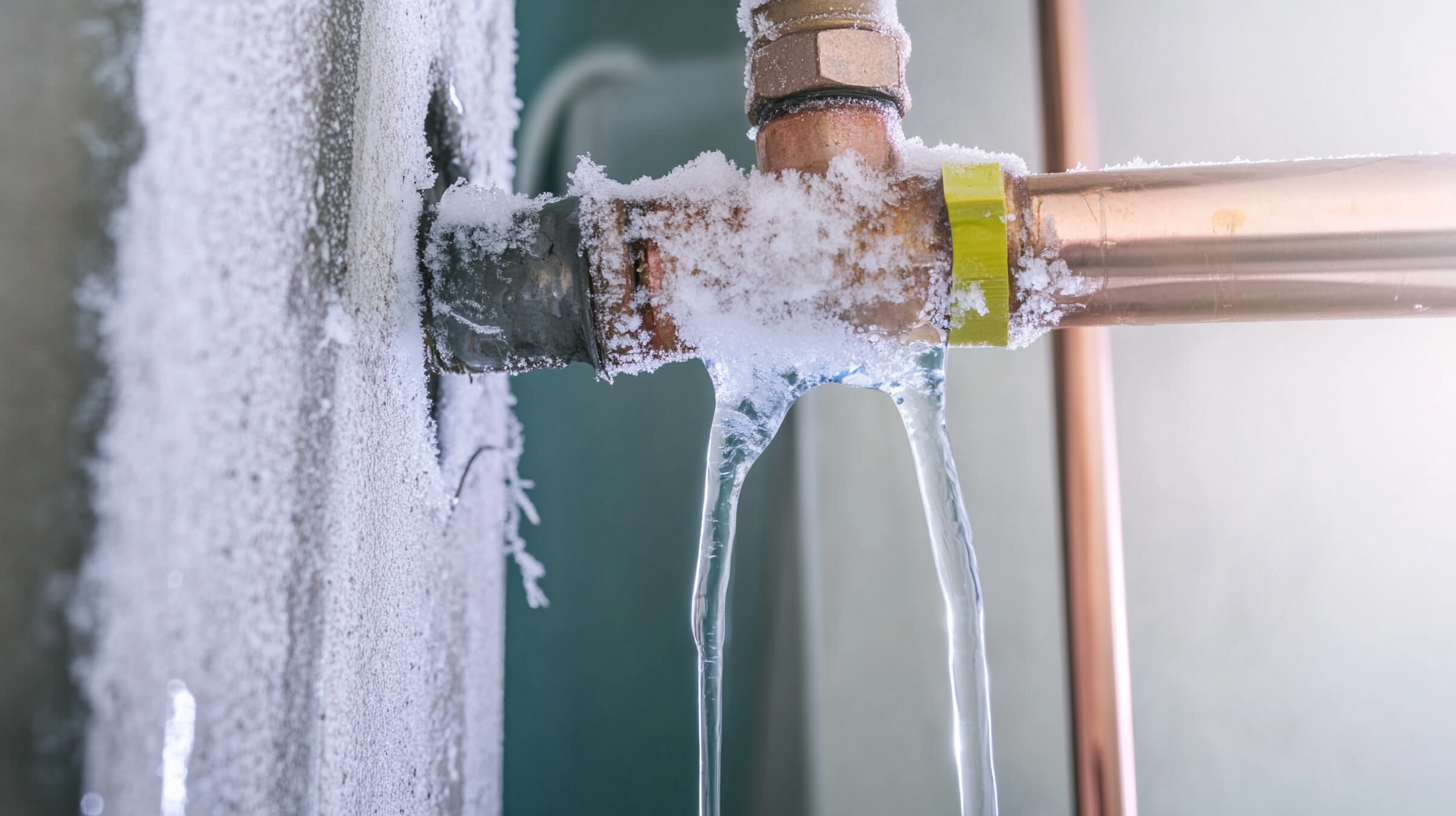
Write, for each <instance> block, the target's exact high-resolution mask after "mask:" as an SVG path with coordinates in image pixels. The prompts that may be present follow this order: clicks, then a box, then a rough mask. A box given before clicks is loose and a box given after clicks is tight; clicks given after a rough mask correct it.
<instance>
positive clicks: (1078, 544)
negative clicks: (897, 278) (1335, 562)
mask: <svg viewBox="0 0 1456 816" xmlns="http://www.w3.org/2000/svg"><path fill="white" fill-rule="evenodd" d="M1038 12H1039V22H1040V31H1041V64H1042V107H1043V111H1044V117H1043V121H1044V128H1043V131H1044V139H1045V142H1046V158H1047V162H1046V163H1047V168H1048V169H1050V170H1062V169H1070V168H1073V167H1076V166H1078V165H1084V166H1096V165H1097V141H1096V117H1095V115H1094V113H1093V105H1092V86H1091V81H1090V75H1089V72H1088V54H1087V24H1086V12H1085V8H1084V6H1083V3H1082V2H1081V0H1040V2H1039V3H1038ZM1078 175H1081V174H1068V175H1064V174H1057V175H1047V176H1037V177H1034V178H1035V179H1036V180H1037V181H1038V182H1040V181H1042V180H1047V183H1048V184H1053V183H1054V180H1058V179H1061V178H1075V177H1076V176H1078ZM1033 187H1035V185H1033V184H1032V183H1031V182H1030V181H1028V185H1027V188H1026V192H1025V196H1024V198H1023V200H1022V201H1021V202H1019V203H1021V204H1022V205H1023V206H1024V205H1026V204H1028V203H1031V204H1032V205H1033V207H1035V206H1037V205H1040V203H1041V198H1040V194H1041V193H1042V190H1041V188H1040V187H1035V189H1036V192H1035V193H1032V192H1030V190H1031V189H1032V188H1033ZM1056 200H1057V201H1058V202H1059V203H1060V202H1062V201H1063V200H1064V199H1062V198H1057V199H1056ZM1058 212H1061V210H1058ZM1037 223H1038V224H1041V223H1042V222H1040V221H1038V222H1037ZM1055 223H1057V224H1060V222H1055ZM1010 232H1011V233H1012V234H1013V235H1014V234H1015V233H1016V232H1017V230H1011V231H1010ZM1035 237H1040V235H1038V236H1035ZM1033 240H1035V238H1034V239H1033ZM1066 246H1067V244H1065V243H1064V244H1063V248H1065V247H1066ZM1016 249H1018V248H1015V247H1013V250H1016ZM1019 255H1020V252H1019V251H1013V256H1019ZM1052 351H1053V358H1054V361H1055V380H1056V399H1057V435H1058V438H1059V441H1060V446H1059V450H1058V453H1059V456H1058V460H1059V465H1060V471H1061V491H1062V540H1063V545H1064V551H1065V563H1066V581H1067V584H1066V589H1067V622H1068V626H1067V637H1068V645H1069V648H1070V652H1071V686H1072V689H1071V691H1072V739H1073V768H1074V770H1075V780H1076V802H1077V813H1078V814H1079V816H1135V814H1136V813H1137V788H1136V782H1135V777H1134V774H1133V741H1132V707H1131V698H1132V693H1131V679H1130V676H1129V675H1130V672H1129V668H1128V655H1127V613H1126V601H1125V591H1124V584H1123V574H1122V506H1121V498H1120V495H1119V490H1118V471H1117V433H1116V427H1115V425H1116V422H1115V413H1114V409H1113V394H1112V362H1111V353H1110V348H1109V345H1108V337H1107V330H1106V329H1102V328H1068V329H1063V330H1061V331H1058V332H1056V333H1055V334H1054V335H1053V348H1052Z"/></svg>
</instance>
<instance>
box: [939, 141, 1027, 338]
mask: <svg viewBox="0 0 1456 816" xmlns="http://www.w3.org/2000/svg"><path fill="white" fill-rule="evenodd" d="M940 175H941V181H942V183H943V185H944V187H945V206H946V209H947V210H949V211H950V237H951V247H952V261H951V287H950V344H951V345H952V346H1002V347H1004V346H1006V344H1007V340H1008V332H1007V323H1008V321H1009V319H1010V318H1009V315H1010V303H1009V301H1010V298H1011V284H1010V280H1009V278H1008V270H1007V268H1006V189H1005V187H1003V186H1002V182H1001V167H1000V165H996V164H971V165H967V164H945V165H941V168H940Z"/></svg>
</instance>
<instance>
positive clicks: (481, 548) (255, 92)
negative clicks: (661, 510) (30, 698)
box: [73, 0, 519, 815]
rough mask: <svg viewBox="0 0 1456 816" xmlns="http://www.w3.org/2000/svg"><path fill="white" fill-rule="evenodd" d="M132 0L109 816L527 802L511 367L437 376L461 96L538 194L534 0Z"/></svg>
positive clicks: (97, 603)
mask: <svg viewBox="0 0 1456 816" xmlns="http://www.w3.org/2000/svg"><path fill="white" fill-rule="evenodd" d="M103 5H104V6H106V7H107V8H108V9H109V10H110V11H109V14H110V19H111V20H112V22H113V23H116V21H121V22H120V23H116V24H120V25H130V26H132V28H133V29H134V30H132V31H130V32H129V33H130V34H131V35H132V36H129V37H121V38H119V39H118V40H117V42H120V43H123V44H126V45H125V48H124V49H123V53H120V54H118V55H113V56H116V57H117V58H116V59H113V60H112V61H111V62H109V63H103V65H108V64H109V65H111V66H112V67H111V68H110V69H109V70H110V71H111V72H112V73H111V74H110V75H108V74H106V73H103V74H102V75H101V76H100V80H101V81H102V82H103V84H107V83H109V84H110V86H111V87H113V88H118V89H123V91H124V93H123V94H122V95H123V96H124V97H125V98H123V99H121V100H120V101H121V104H122V106H123V107H124V108H126V110H127V111H129V113H130V119H131V120H132V121H133V122H134V127H135V128H136V131H137V135H139V136H140V138H141V144H142V147H141V150H140V153H139V155H138V157H137V159H136V161H135V163H134V164H133V165H132V166H131V168H130V169H129V171H128V172H127V173H126V175H125V179H124V181H123V185H124V189H123V190H122V193H123V195H122V196H121V201H122V202H123V203H122V204H121V205H120V207H119V209H118V210H117V211H116V212H115V213H114V214H113V217H112V222H111V233H112V238H113V240H114V242H115V246H116V254H115V261H114V264H113V268H112V269H111V270H110V271H109V273H108V274H106V275H102V276H98V277H97V278H96V279H95V280H93V281H91V282H90V284H89V285H88V286H87V287H86V289H85V298H86V301H87V302H88V304H89V305H91V306H92V307H93V308H95V309H96V310H97V312H98V314H99V316H100V327H101V332H100V337H101V357H102V359H103V362H104V364H105V366H106V369H107V372H108V374H107V386H108V392H109V396H108V404H109V407H108V412H107V419H106V421H105V426H104V430H103V431H102V434H101V437H100V440H99V454H98V456H97V458H96V460H95V462H94V464H93V469H92V470H93V479H94V486H95V494H94V495H95V506H96V509H97V513H98V526H97V531H96V534H95V543H94V547H93V550H92V553H91V555H90V556H89V558H88V560H87V563H86V565H85V567H84V570H83V574H82V580H81V583H80V590H79V591H78V593H77V600H76V602H75V605H74V609H73V615H74V617H75V618H76V620H77V623H78V625H79V626H80V627H81V628H82V629H83V631H84V632H85V633H86V634H87V636H88V637H89V638H90V648H89V650H88V652H87V654H86V656H85V657H84V658H83V659H82V660H81V662H80V663H79V664H78V666H77V676H78V680H79V682H80V683H81V685H82V687H83V690H84V693H85V696H86V698H87V700H88V703H89V705H90V707H91V709H92V713H91V722H90V726H89V733H88V737H87V748H86V771H85V775H86V782H85V790H86V797H85V799H83V801H82V810H83V811H85V812H105V813H108V814H110V813H146V812H157V811H158V809H159V806H160V810H161V812H162V813H164V814H169V815H170V814H174V813H176V814H180V813H183V812H191V813H194V814H203V813H206V814H229V813H237V814H267V813H289V814H293V813H320V814H364V813H386V812H388V813H401V812H403V813H411V814H423V813H450V814H455V813H469V814H477V813H496V812H498V811H499V801H500V792H499V780H500V765H501V757H500V739H501V672H502V662H501V661H502V623H503V613H504V607H503V594H504V592H503V581H504V573H505V566H506V565H505V560H504V557H503V551H502V541H503V530H504V529H505V525H506V524H507V523H513V519H514V517H515V514H516V506H515V499H514V498H512V497H513V496H514V495H515V493H516V492H518V491H515V490H513V489H512V488H513V482H512V480H513V479H514V468H515V463H514V457H515V453H516V452H517V451H518V450H519V444H518V443H519V437H518V434H517V432H516V431H515V423H514V419H513V418H512V417H511V416H510V413H509V404H510V402H511V398H510V394H509V391H508V389H507V385H506V382H505V380H504V379H503V378H499V377H485V378H481V377H477V378H475V379H474V381H467V380H464V379H460V380H455V379H450V378H447V379H446V381H445V382H444V383H443V384H442V385H441V387H440V388H439V389H438V391H433V392H432V390H431V388H430V386H429V381H428V377H427V372H426V365H425V357H424V351H423V345H422V340H421V332H420V319H419V309H420V281H419V278H418V272H417V266H416V263H415V256H414V247H415V243H414V242H415V235H416V223H417V219H418V216H419V214H420V208H421V206H422V204H421V197H420V193H419V190H420V189H422V188H426V187H429V186H430V185H431V184H433V181H434V176H433V172H432V171H431V169H430V162H429V156H428V149H427V146H426V140H425V135H424V128H423V125H424V121H425V116H426V109H427V104H428V102H429V99H430V94H431V93H432V90H433V89H435V88H436V87H449V88H450V90H449V94H450V98H451V99H452V100H453V104H455V105H456V106H458V110H459V111H460V112H461V122H462V124H463V134H462V136H463V145H464V158H465V159H466V161H467V163H468V164H470V165H471V167H472V168H473V170H472V173H471V176H472V178H473V180H474V181H476V182H479V183H485V184H496V185H500V186H503V187H505V186H509V182H510V173H511V170H510V157H511V154H510V136H511V133H512V131H513V129H514V127H515V123H516V108H517V103H516V102H515V98H514V93H513V78H512V72H513V66H514V61H515V54H514V48H515V43H514V38H515V32H514V27H513V22H512V20H513V15H512V6H511V3H510V2H509V0H431V1H430V2H408V1H407V0H320V1H318V2H303V3H299V2H292V1H291V0H287V1H285V0H247V1H246V2H243V1H242V0H232V1H230V2H218V3H196V2H191V1H190V0H144V2H141V3H140V5H139V7H136V6H132V5H130V4H126V3H116V2H110V3H105V4H103ZM138 11H139V13H137V12H138ZM126 21H133V22H130V23H128V22H126ZM104 136H105V138H109V139H112V140H115V141H118V142H123V141H125V139H126V136H125V134H114V133H112V134H104ZM472 460H473V464H471V465H470V466H469V468H468V471H467V463H469V462H471V461H472Z"/></svg>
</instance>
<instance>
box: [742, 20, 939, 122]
mask: <svg viewBox="0 0 1456 816" xmlns="http://www.w3.org/2000/svg"><path fill="white" fill-rule="evenodd" d="M901 53H902V48H901V44H900V41H899V40H897V39H896V38H895V37H892V36H890V35H888V34H882V33H880V32H878V31H872V30H869V29H863V28H829V29H823V30H819V31H799V32H795V33H793V34H788V35H786V36H783V37H780V38H779V39H777V40H774V41H772V42H768V43H764V44H763V45H761V46H759V47H758V48H756V49H755V50H754V52H753V69H752V71H751V73H750V88H749V94H748V118H749V119H750V120H751V121H752V122H753V123H754V124H758V123H759V122H758V120H759V115H760V112H761V111H762V109H763V107H764V106H765V105H766V104H768V103H772V102H774V101H776V100H779V99H784V98H787V97H792V96H796V95H799V94H804V93H810V92H814V91H832V90H834V89H845V90H849V91H858V92H861V93H866V94H870V95H878V96H885V97H887V98H889V99H891V100H893V101H894V102H895V103H896V105H897V106H898V107H899V108H900V110H901V112H902V113H903V112H904V111H905V110H906V109H907V108H909V103H910V95H909V93H908V92H907V91H906V89H905V66H904V60H903V58H902V56H901Z"/></svg>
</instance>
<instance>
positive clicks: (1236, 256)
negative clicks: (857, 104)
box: [1010, 155, 1456, 326]
mask: <svg viewBox="0 0 1456 816" xmlns="http://www.w3.org/2000/svg"><path fill="white" fill-rule="evenodd" d="M1015 194H1016V195H1017V196H1020V197H1024V198H1023V200H1022V202H1021V211H1022V212H1023V217H1024V218H1025V221H1026V224H1025V227H1026V229H1025V234H1024V235H1020V236H1018V235H1013V236H1012V247H1011V249H1010V251H1011V252H1012V253H1013V254H1015V255H1020V254H1021V253H1022V252H1024V251H1027V250H1030V251H1033V252H1035V251H1038V250H1039V248H1042V247H1046V246H1048V245H1052V244H1055V245H1059V246H1058V249H1057V254H1058V255H1059V257H1060V258H1061V259H1062V260H1063V261H1065V262H1066V263H1067V265H1068V266H1069V267H1070V268H1071V271H1072V272H1073V273H1074V274H1076V275H1079V276H1081V277H1083V278H1085V279H1086V282H1087V284H1089V285H1088V286H1087V287H1086V289H1087V290H1088V293H1087V294H1082V295H1057V296H1055V297H1056V299H1057V305H1058V307H1059V308H1060V310H1061V311H1062V313H1063V314H1062V318H1061V325H1063V326H1105V325H1112V324H1142V325H1147V324H1154V323H1210V322H1223V321H1232V320H1297V319H1312V318H1351V317H1403V316H1440V315H1452V314H1456V156H1452V155H1443V156H1397V157H1390V158H1364V159H1326V160H1319V161H1297V162H1267V163H1258V164H1235V165H1217V166H1213V165H1211V166H1202V167H1197V166H1195V167H1172V168H1157V169H1147V170H1128V171H1117V172H1097V173H1067V174H1057V175H1045V176H1032V177H1028V178H1026V179H1025V180H1024V185H1023V186H1022V188H1021V189H1020V190H1018V191H1017V193H1015ZM1013 232H1015V231H1013ZM1023 242H1029V246H1022V245H1021V244H1022V243H1023Z"/></svg>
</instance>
